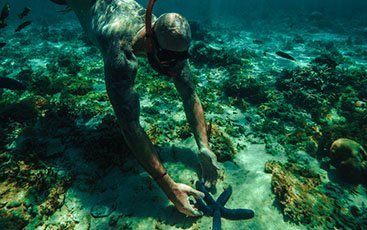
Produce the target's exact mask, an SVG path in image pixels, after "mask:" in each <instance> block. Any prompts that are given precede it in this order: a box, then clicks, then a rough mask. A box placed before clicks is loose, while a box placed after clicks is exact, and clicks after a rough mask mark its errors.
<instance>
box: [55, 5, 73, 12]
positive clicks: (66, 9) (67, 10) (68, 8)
mask: <svg viewBox="0 0 367 230" xmlns="http://www.w3.org/2000/svg"><path fill="white" fill-rule="evenodd" d="M70 11H73V10H72V9H71V7H70V6H66V7H65V9H63V10H58V11H56V12H57V13H69V12H70Z"/></svg>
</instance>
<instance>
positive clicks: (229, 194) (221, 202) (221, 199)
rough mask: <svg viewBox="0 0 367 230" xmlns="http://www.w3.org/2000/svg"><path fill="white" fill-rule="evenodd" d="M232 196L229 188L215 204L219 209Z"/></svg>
mask: <svg viewBox="0 0 367 230" xmlns="http://www.w3.org/2000/svg"><path fill="white" fill-rule="evenodd" d="M231 195H232V187H231V186H229V187H228V188H227V189H225V190H224V191H223V192H222V193H221V194H220V196H219V197H218V199H217V203H218V205H219V206H220V207H222V206H224V205H225V204H226V203H227V201H228V200H229V197H230V196H231Z"/></svg>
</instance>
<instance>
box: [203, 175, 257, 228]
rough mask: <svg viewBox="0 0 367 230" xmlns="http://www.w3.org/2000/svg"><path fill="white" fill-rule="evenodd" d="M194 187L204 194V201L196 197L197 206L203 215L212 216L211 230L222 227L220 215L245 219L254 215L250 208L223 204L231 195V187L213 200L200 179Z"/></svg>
mask: <svg viewBox="0 0 367 230" xmlns="http://www.w3.org/2000/svg"><path fill="white" fill-rule="evenodd" d="M196 189H197V190H199V191H201V192H203V193H204V194H205V196H204V201H205V202H204V201H203V200H202V199H198V200H196V201H197V203H196V204H197V207H198V209H199V210H200V211H202V212H203V213H204V215H205V216H212V217H213V230H220V229H221V227H222V222H221V217H223V218H226V219H229V220H245V219H250V218H252V217H254V215H255V213H254V211H252V210H251V209H228V208H225V207H224V205H225V204H226V203H227V201H228V199H229V197H230V196H231V195H232V187H231V186H229V187H228V188H227V189H225V190H224V191H223V192H222V193H221V194H220V196H219V197H218V199H217V200H216V201H215V200H214V199H213V197H212V196H211V195H210V193H209V192H208V190H207V189H206V188H205V186H204V184H203V183H202V182H201V181H197V182H196Z"/></svg>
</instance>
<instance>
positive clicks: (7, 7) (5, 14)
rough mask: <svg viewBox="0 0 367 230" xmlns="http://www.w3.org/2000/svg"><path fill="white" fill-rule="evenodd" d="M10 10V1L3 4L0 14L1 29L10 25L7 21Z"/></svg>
mask: <svg viewBox="0 0 367 230" xmlns="http://www.w3.org/2000/svg"><path fill="white" fill-rule="evenodd" d="M9 11H10V5H9V3H6V4H5V5H4V6H3V9H2V10H1V14H0V29H2V28H5V27H7V26H8V24H6V23H5V19H6V18H7V17H8V16H9Z"/></svg>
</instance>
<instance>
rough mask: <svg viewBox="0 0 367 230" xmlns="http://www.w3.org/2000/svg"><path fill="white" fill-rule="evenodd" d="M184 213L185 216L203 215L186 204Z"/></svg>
mask: <svg viewBox="0 0 367 230" xmlns="http://www.w3.org/2000/svg"><path fill="white" fill-rule="evenodd" d="M185 213H186V215H187V216H202V215H203V212H201V211H199V210H197V209H194V208H193V207H192V206H191V205H190V204H187V206H186V211H185Z"/></svg>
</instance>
